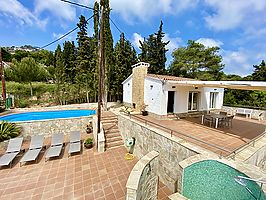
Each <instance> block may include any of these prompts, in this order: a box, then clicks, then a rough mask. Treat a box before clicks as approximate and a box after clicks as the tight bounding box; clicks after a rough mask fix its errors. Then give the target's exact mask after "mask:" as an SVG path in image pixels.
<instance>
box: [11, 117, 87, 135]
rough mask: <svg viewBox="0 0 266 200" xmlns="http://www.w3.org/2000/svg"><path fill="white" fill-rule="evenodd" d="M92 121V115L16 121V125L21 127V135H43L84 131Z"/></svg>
mask: <svg viewBox="0 0 266 200" xmlns="http://www.w3.org/2000/svg"><path fill="white" fill-rule="evenodd" d="M91 121H92V116H89V117H79V118H69V119H53V120H43V121H29V122H18V123H16V124H17V125H19V126H21V127H22V136H23V137H27V136H32V135H44V136H51V135H52V134H54V133H63V134H65V135H67V134H70V132H71V131H80V132H81V133H86V127H87V125H88V124H89V123H90V122H91Z"/></svg>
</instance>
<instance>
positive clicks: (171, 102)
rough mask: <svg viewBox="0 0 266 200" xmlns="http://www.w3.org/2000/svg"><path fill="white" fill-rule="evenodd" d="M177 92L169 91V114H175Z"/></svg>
mask: <svg viewBox="0 0 266 200" xmlns="http://www.w3.org/2000/svg"><path fill="white" fill-rule="evenodd" d="M174 104H175V91H168V103H167V113H173V112H174Z"/></svg>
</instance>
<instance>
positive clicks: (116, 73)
mask: <svg viewBox="0 0 266 200" xmlns="http://www.w3.org/2000/svg"><path fill="white" fill-rule="evenodd" d="M114 55H115V65H114V67H115V70H113V73H112V78H113V82H112V83H113V84H112V90H111V94H112V96H113V100H117V99H120V100H121V97H122V94H123V87H122V82H123V81H124V80H125V79H126V78H127V77H128V76H129V75H130V74H131V73H132V68H131V66H132V65H133V64H135V63H137V55H136V51H135V49H134V47H132V45H131V43H130V42H129V41H128V40H125V38H124V34H123V33H122V34H121V35H120V40H119V41H118V42H117V43H116V45H115V48H114Z"/></svg>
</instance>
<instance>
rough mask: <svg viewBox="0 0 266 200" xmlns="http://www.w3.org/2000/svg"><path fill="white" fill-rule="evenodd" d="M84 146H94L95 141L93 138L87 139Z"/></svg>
mask: <svg viewBox="0 0 266 200" xmlns="http://www.w3.org/2000/svg"><path fill="white" fill-rule="evenodd" d="M84 144H93V139H92V138H87V139H86V140H85V142H84Z"/></svg>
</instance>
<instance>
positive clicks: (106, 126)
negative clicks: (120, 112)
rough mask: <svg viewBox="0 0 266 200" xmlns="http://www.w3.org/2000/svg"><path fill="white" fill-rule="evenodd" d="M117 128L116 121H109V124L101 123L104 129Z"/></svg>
mask: <svg viewBox="0 0 266 200" xmlns="http://www.w3.org/2000/svg"><path fill="white" fill-rule="evenodd" d="M115 128H117V124H116V123H110V124H103V129H104V130H110V129H115Z"/></svg>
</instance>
